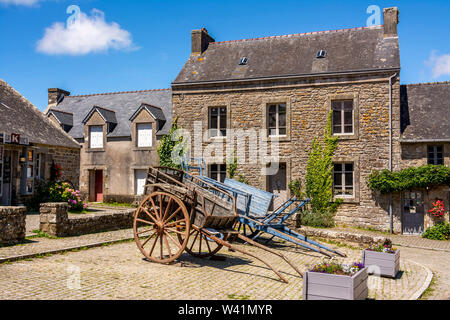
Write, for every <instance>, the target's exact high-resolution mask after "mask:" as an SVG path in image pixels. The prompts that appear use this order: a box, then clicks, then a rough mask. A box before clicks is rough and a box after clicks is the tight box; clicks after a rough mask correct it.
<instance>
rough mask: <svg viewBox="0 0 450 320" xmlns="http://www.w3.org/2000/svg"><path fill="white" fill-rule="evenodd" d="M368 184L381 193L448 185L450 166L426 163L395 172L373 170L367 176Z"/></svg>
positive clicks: (449, 183) (449, 181)
mask: <svg viewBox="0 0 450 320" xmlns="http://www.w3.org/2000/svg"><path fill="white" fill-rule="evenodd" d="M368 185H369V187H370V189H372V190H373V191H379V192H381V193H382V194H387V193H392V192H400V191H404V190H411V189H415V188H421V189H422V188H423V189H427V188H432V187H435V186H439V185H447V186H450V168H449V167H446V166H443V165H439V166H435V165H428V166H422V167H411V168H407V169H404V170H401V171H397V172H390V171H389V170H382V171H373V172H372V174H371V175H370V176H369V178H368Z"/></svg>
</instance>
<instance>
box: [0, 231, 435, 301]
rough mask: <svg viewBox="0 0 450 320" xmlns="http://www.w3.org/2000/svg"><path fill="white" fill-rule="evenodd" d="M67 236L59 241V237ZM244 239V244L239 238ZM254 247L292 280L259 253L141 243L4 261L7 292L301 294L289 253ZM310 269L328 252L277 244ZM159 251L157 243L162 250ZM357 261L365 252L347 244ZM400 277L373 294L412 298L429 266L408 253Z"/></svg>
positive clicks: (3, 293) (34, 295)
mask: <svg viewBox="0 0 450 320" xmlns="http://www.w3.org/2000/svg"><path fill="white" fill-rule="evenodd" d="M55 241H59V240H55ZM239 245H240V246H244V245H243V244H239ZM245 247H246V249H247V250H249V251H251V252H252V253H255V254H257V255H258V256H260V257H263V258H265V259H267V260H268V261H269V262H270V263H271V264H273V265H274V267H275V268H276V269H277V270H281V271H282V273H283V274H284V275H285V276H286V277H287V279H288V280H289V284H285V283H283V282H281V281H279V280H278V278H277V276H276V275H275V274H274V273H273V272H272V271H271V270H270V269H268V268H267V267H266V266H265V265H264V264H262V263H260V262H259V261H258V260H255V259H253V258H250V257H247V256H245V255H243V254H240V253H237V252H233V253H232V252H229V251H227V250H226V249H222V251H221V252H220V254H221V255H222V256H225V257H226V258H227V259H226V261H213V260H201V259H197V258H193V257H191V256H189V255H188V254H183V255H182V256H181V258H180V260H179V261H182V262H183V263H179V262H178V263H175V264H173V265H160V264H154V263H150V262H147V261H145V260H143V256H142V255H141V253H140V252H139V250H138V249H137V247H136V245H135V244H134V243H121V244H116V245H112V246H105V247H99V248H94V249H90V250H86V251H79V252H72V253H67V254H62V255H54V256H51V257H45V258H41V259H33V260H30V261H20V262H14V263H10V264H1V265H0V274H1V275H2V276H1V277H0V299H1V300H8V299H50V300H52V299H69V300H71V299H107V300H109V299H157V300H158V299H167V300H170V299H187V300H204V299H236V298H240V299H251V300H254V299H262V300H273V299H277V300H280V299H281V300H296V299H301V295H302V279H301V278H300V277H299V276H298V275H297V274H296V273H295V271H294V270H292V269H291V268H290V267H289V265H287V264H286V263H285V262H284V261H283V260H282V259H281V258H279V257H277V256H274V255H272V254H270V253H267V252H264V251H262V250H261V249H258V248H255V247H251V246H247V245H245ZM272 248H275V250H280V251H282V252H283V253H284V254H285V255H286V256H287V257H288V258H290V259H291V260H292V261H293V263H294V264H295V265H297V266H299V267H300V269H301V270H302V271H304V270H305V269H306V268H307V265H311V264H314V263H316V262H319V261H321V260H322V259H323V257H322V256H321V255H319V254H317V253H312V252H309V251H304V250H302V249H300V248H298V247H292V246H290V245H286V244H281V243H277V244H275V245H274V246H272ZM156 250H157V249H156ZM340 250H341V251H344V252H346V253H347V254H348V256H349V258H346V259H342V258H340V259H338V260H339V261H344V262H347V263H351V262H353V261H356V260H359V259H360V255H361V251H360V250H351V249H348V248H340ZM401 270H402V271H403V273H402V275H401V277H400V278H399V279H395V280H393V279H382V278H376V277H370V283H369V284H370V292H369V294H370V297H371V298H374V299H409V298H410V297H411V296H412V295H413V294H414V293H415V292H416V291H417V290H419V288H420V287H422V285H423V283H424V282H425V279H426V277H427V272H426V270H425V269H424V268H423V267H421V266H420V265H417V264H415V263H412V262H410V261H409V260H407V259H402V263H401Z"/></svg>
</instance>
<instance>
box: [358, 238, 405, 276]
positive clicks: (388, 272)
mask: <svg viewBox="0 0 450 320" xmlns="http://www.w3.org/2000/svg"><path fill="white" fill-rule="evenodd" d="M362 260H363V263H364V265H366V266H367V267H368V268H369V273H370V274H376V275H380V276H382V277H390V278H395V277H396V276H397V273H398V271H399V270H400V250H398V249H396V248H394V247H393V246H392V241H391V240H389V239H387V240H386V241H385V242H384V243H383V244H381V245H372V246H370V247H369V248H367V249H365V250H364V251H363V255H362Z"/></svg>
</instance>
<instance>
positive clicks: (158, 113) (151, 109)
mask: <svg viewBox="0 0 450 320" xmlns="http://www.w3.org/2000/svg"><path fill="white" fill-rule="evenodd" d="M144 109H145V110H147V112H148V113H150V114H151V115H152V117H153V118H155V120H158V121H159V124H160V128H164V125H165V124H166V123H167V120H166V116H165V115H164V112H163V110H162V109H161V108H160V107H157V106H152V105H149V104H146V103H143V104H142V105H141V107H140V108H139V109H137V110H136V112H135V113H134V114H133V115H132V116H131V118H130V121H131V122H133V121H134V119H136V117H137V116H138V115H139V113H140V112H141V111H142V110H144Z"/></svg>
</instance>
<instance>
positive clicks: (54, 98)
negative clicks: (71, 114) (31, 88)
mask: <svg viewBox="0 0 450 320" xmlns="http://www.w3.org/2000/svg"><path fill="white" fill-rule="evenodd" d="M67 96H70V92H68V91H65V90H62V89H58V88H50V89H48V105H49V106H50V105H51V106H57V105H58V104H59V103H60V102H61V101H62V100H63V99H64V97H67Z"/></svg>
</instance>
